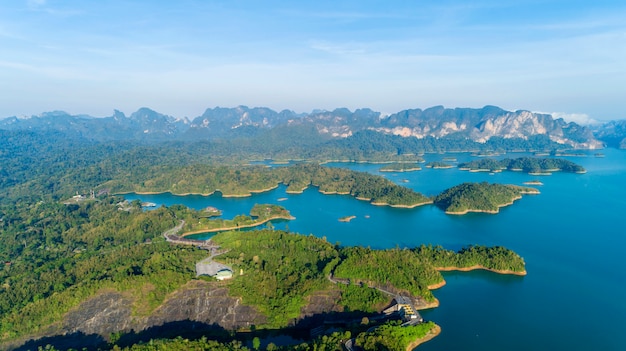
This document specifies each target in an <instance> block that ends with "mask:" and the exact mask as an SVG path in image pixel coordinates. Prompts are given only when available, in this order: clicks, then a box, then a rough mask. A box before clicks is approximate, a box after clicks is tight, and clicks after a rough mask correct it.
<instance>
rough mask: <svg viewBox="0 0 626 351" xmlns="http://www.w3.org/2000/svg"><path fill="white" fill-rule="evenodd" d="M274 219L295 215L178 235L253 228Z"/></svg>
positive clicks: (185, 234) (278, 217) (290, 218)
mask: <svg viewBox="0 0 626 351" xmlns="http://www.w3.org/2000/svg"><path fill="white" fill-rule="evenodd" d="M274 219H287V220H294V219H296V217H293V216H290V217H282V216H273V217H269V218H267V219H264V220H262V221H260V222H255V223H252V224H247V225H240V226H234V227H221V228H211V229H201V230H194V231H192V232H186V233H183V234H181V235H180V237H181V238H184V237H186V236H189V235H193V234H201V233H215V232H222V231H227V230H237V229H242V228H253V227H258V226H260V225H261V224H264V223H267V222H269V221H271V220H274Z"/></svg>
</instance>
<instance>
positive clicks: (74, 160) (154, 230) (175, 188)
mask: <svg viewBox="0 0 626 351" xmlns="http://www.w3.org/2000/svg"><path fill="white" fill-rule="evenodd" d="M301 133H302V135H301V136H304V135H308V134H309V132H308V131H306V130H303V131H301ZM296 134H297V133H296ZM277 135H278V136H281V137H277ZM301 140H304V141H303V142H301V143H299V141H301ZM306 140H307V139H306V138H298V135H294V136H292V137H290V138H282V135H281V134H280V130H273V131H271V132H267V133H266V134H261V135H257V136H255V137H253V138H246V137H243V136H239V137H234V138H232V139H230V140H226V139H216V140H208V141H199V142H194V143H184V142H167V143H158V144H147V143H143V144H142V143H135V142H95V141H88V140H84V139H78V138H69V137H67V136H66V135H64V134H62V133H59V132H51V133H47V134H40V133H37V132H30V131H4V130H0V191H1V194H2V195H1V196H0V260H1V262H2V263H3V268H2V269H0V343H1V344H0V346H1V347H2V348H13V347H18V346H20V345H21V344H23V343H24V342H26V341H28V340H29V339H37V338H42V337H45V336H51V335H60V334H63V333H65V332H64V330H63V326H62V323H61V321H62V320H63V318H64V316H66V315H67V313H68V312H70V311H74V310H76V309H77V308H78V307H79V306H81V304H82V303H84V302H85V301H88V300H89V299H92V298H94V297H96V296H98V295H99V294H102V293H103V292H111V291H113V292H119V293H121V294H122V295H123V296H125V298H127V299H128V301H131V302H132V303H131V305H130V308H131V311H132V312H131V313H132V316H133V318H139V317H146V316H150V315H151V314H152V313H153V312H154V311H155V310H157V309H158V308H159V306H162V304H163V303H164V301H167V300H168V296H171V294H172V293H174V292H176V291H177V290H178V289H180V288H181V287H182V286H185V285H186V284H189V282H192V281H196V280H202V279H205V278H204V277H196V275H195V270H194V265H195V263H196V262H198V261H200V260H202V259H204V258H206V257H207V256H208V255H209V254H208V252H207V251H206V250H201V249H199V248H196V247H194V246H181V245H172V244H170V243H168V242H167V241H166V240H165V239H164V237H163V233H164V232H166V231H168V230H170V229H171V228H174V227H176V226H177V225H180V223H181V222H182V221H184V223H185V228H184V231H195V230H202V229H209V228H216V227H218V228H221V227H223V226H226V225H227V224H228V223H226V224H225V223H223V222H221V224H220V223H219V222H213V221H219V220H221V219H215V218H208V217H210V216H208V215H207V213H206V211H196V210H192V209H188V208H186V207H183V206H170V207H161V208H158V209H155V210H151V211H145V210H143V209H142V207H141V204H140V203H139V202H131V203H128V202H125V201H124V199H123V197H121V196H119V195H116V194H120V193H123V192H166V191H169V192H172V193H176V194H184V193H199V194H210V193H213V192H216V191H219V192H221V193H222V194H223V195H234V196H241V195H248V194H250V193H251V192H254V191H263V190H267V189H271V188H273V187H276V186H277V184H280V183H282V184H285V185H286V186H287V187H288V191H291V192H299V191H302V190H303V189H305V188H307V187H310V186H313V187H317V188H318V189H319V190H320V191H322V192H325V193H340V194H349V195H352V196H354V197H356V198H358V199H362V200H367V201H370V202H371V203H373V204H388V205H392V206H404V207H411V206H416V205H423V204H428V203H431V202H433V201H434V202H435V204H436V205H437V206H440V207H442V208H444V209H445V210H446V211H448V210H450V206H462V205H458V203H463V202H464V201H466V200H464V199H463V197H458V196H456V195H455V194H465V197H467V196H468V194H470V195H469V198H470V200H471V201H470V203H471V204H470V205H463V206H469V207H467V208H478V209H484V208H490V209H493V206H496V208H497V206H499V205H501V204H502V203H506V202H508V201H510V200H511V197H516V196H518V195H519V194H520V193H521V192H524V191H527V190H524V189H518V188H510V187H504V188H500V187H497V188H496V185H489V186H488V185H484V184H480V185H477V186H474V185H470V184H464V185H461V186H460V188H452V189H449V190H448V191H445V192H444V194H442V195H440V196H437V197H435V198H429V197H427V196H424V195H423V194H419V193H417V192H415V191H413V190H411V189H408V188H406V187H402V186H399V185H397V184H395V183H393V182H391V181H389V180H387V179H385V178H383V177H378V176H374V175H371V174H367V173H363V172H355V171H350V170H347V169H341V168H330V167H324V166H320V165H319V163H320V162H322V161H327V160H350V161H357V160H359V161H381V160H384V161H390V160H393V161H403V162H405V161H410V162H413V163H415V162H418V161H420V157H419V156H416V155H419V154H421V153H423V152H431V151H442V150H451V149H455V150H458V149H463V150H474V149H475V148H476V147H477V145H476V144H475V143H472V142H468V141H463V140H446V141H437V140H436V139H429V138H426V139H423V140H417V139H406V140H405V139H403V138H399V137H394V136H385V135H382V134H378V133H368V132H360V133H357V134H356V135H354V136H352V137H350V138H347V139H343V140H335V139H333V140H319V138H318V139H311V140H309V141H306ZM531 142H535V143H538V144H541V143H543V144H542V145H544V146H546V147H549V146H550V143H548V142H547V141H546V140H541V139H540V138H538V139H537V140H534V141H515V142H514V141H506V140H504V139H503V140H499V141H498V139H494V140H493V141H490V144H488V145H483V146H481V147H484V148H492V149H500V148H501V147H505V146H506V147H505V148H507V149H508V148H513V147H515V148H526V147H529V148H530V146H531V144H529V143H531ZM468 143H469V144H468ZM511 143H513V144H511ZM507 145H508V146H507ZM533 146H537V145H533ZM267 158H271V159H275V160H279V159H282V160H287V159H301V160H306V161H307V162H304V161H302V162H300V163H297V164H295V165H291V166H277V167H270V168H268V167H265V166H259V165H257V166H251V165H250V164H249V163H250V162H251V161H252V160H255V159H257V160H258V159H267ZM313 161H315V162H313ZM538 162H539V161H538ZM522 163H523V162H522ZM548 166H550V167H551V168H559V169H565V168H566V167H565V166H564V165H563V164H559V165H553V164H551V165H548ZM548 166H546V167H548ZM557 166H558V167H557ZM507 167H508V166H507ZM516 167H517V166H516ZM520 167H521V168H523V167H524V166H523V165H522V166H520ZM542 169H543V168H542ZM572 169H577V168H572ZM476 187H477V188H476ZM502 193H504V194H506V196H504V197H501V194H502ZM471 194H474V195H471ZM485 198H488V199H489V201H486V202H485V203H482V202H481V201H483V200H484V199H485ZM458 199H460V200H458ZM481 199H482V200H481ZM489 206H491V207H489ZM268 208H269V210H268ZM452 208H453V209H454V207H452ZM242 215H243V214H242ZM274 215H282V216H287V215H288V211H287V209H284V208H280V207H268V206H267V205H266V206H261V207H259V208H254V209H252V210H251V212H250V216H251V217H255V218H257V219H259V218H260V219H263V218H267V216H270V217H271V216H274ZM251 217H247V216H244V217H241V218H239V219H240V220H242V221H243V222H240V223H248V222H245V221H249V220H250V221H254V218H251ZM192 223H193V224H192ZM320 235H323V233H320ZM212 240H213V241H214V242H215V243H216V244H218V245H220V246H221V248H222V249H223V251H224V253H222V254H221V255H219V256H217V257H216V258H215V259H216V260H218V261H220V262H222V263H224V264H228V265H230V266H232V267H233V269H234V272H235V277H234V279H232V280H231V281H228V282H225V283H223V284H224V287H226V288H227V291H228V294H229V296H232V297H236V298H240V299H241V301H242V303H243V304H245V305H247V306H253V307H254V308H255V309H257V310H258V311H259V312H260V313H261V314H262V315H264V316H265V317H266V323H265V324H262V325H257V326H255V328H258V329H268V328H269V329H276V328H285V327H293V325H294V323H295V322H294V321H297V320H298V318H301V317H302V316H301V313H302V309H303V306H306V304H307V303H308V302H309V301H310V299H311V298H312V296H317V297H319V296H322V295H323V296H327V297H332V298H333V299H334V300H333V301H334V302H335V303H334V307H333V308H334V309H335V310H334V312H335V313H345V314H347V315H350V316H359V317H358V318H360V317H362V316H363V315H367V314H371V313H376V312H378V311H380V310H381V309H382V308H383V307H385V305H386V304H388V303H389V302H390V296H389V295H388V294H387V293H385V292H383V290H384V291H387V292H392V293H397V294H406V295H407V296H411V297H412V298H413V299H414V300H415V301H416V303H420V302H423V303H424V304H425V305H428V304H430V303H433V302H434V301H435V299H434V297H433V295H432V293H431V292H430V289H429V286H432V285H436V284H440V283H441V282H442V277H441V274H440V273H439V269H441V268H451V267H452V268H464V267H465V268H469V267H475V266H479V267H483V268H488V269H493V270H500V271H512V272H518V273H519V272H523V271H524V261H523V259H522V258H521V257H519V256H518V255H516V254H515V253H513V252H512V251H510V250H507V249H505V248H500V247H493V248H487V247H473V246H472V247H467V248H464V249H463V250H461V251H459V252H452V251H448V250H445V249H443V248H441V247H432V246H422V247H417V248H396V249H389V250H373V249H369V248H363V247H342V246H340V245H338V244H332V243H328V242H326V240H324V239H323V238H319V237H315V236H304V235H300V234H297V233H289V232H283V231H275V230H271V229H263V230H258V231H251V232H239V231H232V232H223V233H220V234H218V235H216V236H215V237H214V238H213V239H212ZM389 262H393V263H394V264H388V263H389ZM400 266H402V267H411V269H405V270H404V271H402V272H401V271H398V270H397V269H394V267H400ZM240 273H241V274H240ZM345 282H348V284H345ZM212 283H213V282H212ZM220 284H222V283H220ZM368 328H369V327H362V326H361V325H360V324H359V323H356V325H353V326H351V327H350V328H347V329H346V332H345V333H348V334H349V333H350V331H348V330H351V331H352V332H353V333H354V335H352V337H354V336H356V335H359V337H360V338H361V339H357V343H360V344H361V346H362V347H363V348H365V349H379V348H380V347H382V346H380V340H381V339H386V338H387V337H385V335H394V334H393V333H397V332H399V331H398V327H397V326H394V325H393V324H390V326H389V327H384V328H381V329H377V330H378V331H377V332H376V333H373V334H372V335H368V334H364V333H362V332H363V331H365V330H367V329H368ZM387 328H389V330H387ZM390 330H391V331H390ZM394 330H395V331H394ZM119 332H128V330H125V331H124V330H120V331H119ZM401 332H403V333H404V332H409V331H408V330H402V331H401ZM422 332H423V330H421V331H420V332H419V333H422ZM345 333H343V332H342V333H338V334H332V335H325V336H323V337H322V338H319V339H312V340H311V341H310V342H309V343H307V344H305V345H300V346H298V347H301V349H302V350H305V349H318V350H321V349H333V347H335V348H336V347H337V343H338V342H339V341H341V342H343V341H345V340H346V339H350V338H351V337H350V335H348V334H345ZM388 333H391V334H388ZM226 335H227V338H230V339H224V338H222V339H220V340H210V339H206V338H205V339H202V338H195V339H192V340H189V339H185V338H178V339H174V340H170V341H167V340H153V341H152V342H151V343H150V344H141V345H132V344H129V343H126V344H123V343H116V340H124V338H123V337H121V336H120V335H117V334H116V335H105V336H104V344H100V345H99V346H98V347H102V348H127V349H129V350H130V349H132V350H148V349H183V348H186V347H191V346H192V345H197V346H193V347H197V348H198V349H203V348H204V349H208V348H207V347H208V346H206V345H211V347H210V348H213V349H220V348H222V349H224V350H226V349H229V350H230V349H246V346H245V345H242V344H241V343H240V342H237V341H234V342H233V341H232V339H237V337H236V335H234V334H233V332H232V331H231V332H229V333H226ZM411 335H413V334H411ZM324 338H325V339H324ZM182 345H187V346H182ZM323 345H329V346H323ZM332 345H334V346H332ZM367 345H374V346H371V347H370V346H367ZM376 345H378V346H376ZM273 347H275V348H276V349H278V348H279V347H278V346H276V345H273ZM325 347H326V348H325ZM384 347H386V348H389V349H393V348H392V347H391V346H384ZM49 349H54V346H51V347H49ZM267 349H270V347H269V346H268V348H267Z"/></svg>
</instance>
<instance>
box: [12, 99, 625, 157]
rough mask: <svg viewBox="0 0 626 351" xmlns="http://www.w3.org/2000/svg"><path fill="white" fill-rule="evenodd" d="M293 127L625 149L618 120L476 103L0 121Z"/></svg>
mask: <svg viewBox="0 0 626 351" xmlns="http://www.w3.org/2000/svg"><path fill="white" fill-rule="evenodd" d="M297 127H301V128H302V127H305V128H308V129H309V130H311V131H315V132H316V133H317V134H318V135H320V136H325V137H328V138H347V137H349V136H352V135H353V134H355V133H357V132H360V131H364V130H370V131H375V132H380V133H384V134H394V135H400V136H404V137H409V136H413V137H418V138H423V137H435V138H463V139H470V140H473V141H477V142H485V141H487V140H489V139H490V138H492V137H501V138H522V139H526V138H528V137H530V136H533V135H546V136H548V137H549V138H550V139H551V140H552V141H555V142H557V143H560V144H564V145H567V146H570V147H572V148H583V149H596V148H602V147H604V146H611V147H620V148H626V120H622V121H611V122H607V123H604V124H597V125H591V126H582V125H579V124H576V123H574V122H566V121H564V120H563V119H560V118H559V119H554V118H553V117H552V116H551V115H549V114H541V113H534V112H530V111H525V110H518V111H506V110H503V109H501V108H499V107H496V106H485V107H483V108H480V109H475V108H454V109H451V108H444V107H442V106H435V107H431V108H428V109H425V110H422V109H410V110H403V111H400V112H397V113H393V114H391V115H387V116H384V115H382V114H381V113H380V112H376V111H372V110H371V109H368V108H364V109H358V110H356V111H350V110H349V109H346V108H338V109H335V110H333V111H320V110H315V111H313V112H311V113H296V112H293V111H290V110H283V111H280V112H276V111H274V110H272V109H269V108H264V107H255V108H248V107H246V106H238V107H234V108H222V107H216V108H209V109H207V110H206V111H205V112H204V113H203V114H202V115H201V116H198V117H196V118H194V119H192V120H191V119H189V118H187V117H183V118H176V117H172V116H168V115H164V114H161V113H159V112H156V111H154V110H151V109H149V108H140V109H139V110H137V111H136V112H134V113H132V114H131V115H130V116H126V115H125V114H124V113H122V112H120V111H117V110H115V111H114V114H113V115H112V116H110V117H104V118H97V117H92V116H88V115H70V114H68V113H66V112H63V111H54V112H45V113H42V114H41V115H39V116H32V117H29V118H17V117H8V118H5V119H2V120H0V129H5V130H31V131H40V132H46V131H56V132H61V133H64V134H66V135H67V136H74V137H81V138H84V139H88V140H96V141H114V140H140V141H146V142H158V141H180V140H184V141H193V140H206V139H214V138H229V137H247V136H254V135H257V134H259V133H262V132H264V131H268V130H272V129H276V128H283V129H284V130H283V131H285V130H286V131H287V132H288V131H289V129H290V128H297Z"/></svg>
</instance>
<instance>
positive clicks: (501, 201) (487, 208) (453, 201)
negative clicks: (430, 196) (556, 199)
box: [434, 182, 539, 214]
mask: <svg viewBox="0 0 626 351" xmlns="http://www.w3.org/2000/svg"><path fill="white" fill-rule="evenodd" d="M523 194H539V190H537V189H534V188H529V187H522V186H518V185H503V184H490V183H487V182H482V183H463V184H460V185H457V186H454V187H452V188H450V189H447V190H445V191H444V192H442V193H441V194H439V195H437V196H436V197H435V199H434V203H435V205H436V206H438V207H439V208H441V209H442V210H444V211H446V213H448V214H466V213H468V212H486V213H498V212H499V210H500V207H503V206H507V205H511V204H512V203H513V202H514V201H515V200H518V199H521V197H522V195H523Z"/></svg>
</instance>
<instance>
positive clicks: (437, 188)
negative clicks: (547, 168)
mask: <svg viewBox="0 0 626 351" xmlns="http://www.w3.org/2000/svg"><path fill="white" fill-rule="evenodd" d="M602 153H603V154H605V157H603V158H599V157H594V156H593V153H589V156H587V157H568V158H567V159H569V160H571V161H573V162H576V163H578V164H581V165H582V166H584V167H585V168H586V169H587V173H586V174H570V173H554V174H553V175H551V176H532V175H528V174H524V173H518V172H502V173H495V174H492V175H490V174H489V173H470V172H466V171H460V170H458V169H456V168H453V169H440V170H435V169H427V168H425V169H423V170H421V171H417V172H406V173H381V172H379V171H378V169H379V168H380V165H372V164H331V165H329V166H337V167H346V168H351V169H355V170H359V171H367V172H370V173H374V174H380V175H383V176H385V177H387V178H388V179H391V180H393V181H395V182H397V183H398V184H401V185H403V186H407V187H410V188H412V189H415V190H416V191H419V192H421V193H423V194H425V195H435V194H437V193H439V192H441V191H443V190H445V189H447V188H449V187H451V186H454V185H457V184H460V183H462V182H467V181H471V182H480V181H488V182H491V183H502V184H517V185H523V182H525V181H529V180H533V179H538V180H540V181H541V182H543V183H544V185H542V186H536V187H537V188H538V189H539V190H540V191H541V194H539V195H526V196H524V198H523V199H521V200H518V201H516V202H515V203H514V204H513V205H512V206H508V207H505V208H502V209H501V211H500V213H499V214H496V215H490V214H484V213H476V214H468V215H464V216H453V215H446V214H445V213H443V211H441V210H439V209H438V208H436V207H435V206H422V207H418V208H414V209H401V208H390V207H380V206H373V205H370V204H368V203H367V202H364V201H359V200H356V199H354V198H352V197H350V196H346V195H322V194H320V193H319V192H318V191H317V189H315V188H309V189H308V190H306V191H304V192H303V193H302V194H287V193H286V192H285V187H283V186H281V187H279V188H278V189H276V190H273V191H270V192H266V193H262V194H255V195H254V196H252V197H248V198H222V197H221V196H219V195H212V196H208V197H204V196H184V197H181V196H174V195H171V194H160V195H136V194H129V195H126V198H127V199H129V200H132V199H140V200H142V201H149V202H154V203H156V204H157V205H159V206H160V205H171V204H184V205H187V206H189V207H192V208H196V209H201V208H205V207H207V206H214V207H217V208H219V209H220V210H222V211H223V215H222V217H223V218H232V217H234V216H235V215H238V214H243V213H245V214H247V213H249V211H250V209H251V208H252V206H253V205H254V204H255V203H274V204H278V205H281V206H284V207H285V208H287V209H288V210H289V211H290V212H291V214H292V215H293V216H295V217H296V219H295V220H293V221H288V222H286V221H283V222H280V223H274V226H275V227H276V228H279V229H285V228H286V226H288V229H289V230H290V231H292V232H298V233H301V234H306V235H308V234H313V235H316V236H319V237H323V236H325V237H326V238H327V240H328V241H329V242H333V243H336V242H339V243H340V244H341V245H362V246H370V247H372V248H390V247H396V246H399V247H414V246H418V245H420V244H433V245H442V246H444V247H445V248H449V249H454V250H457V249H460V248H461V247H463V246H467V245H470V244H482V245H501V246H505V247H507V248H510V249H512V250H514V251H516V252H517V253H519V254H520V255H521V256H522V257H524V259H525V261H526V269H527V271H528V275H527V276H525V277H517V276H504V275H498V274H495V273H490V272H485V271H473V272H451V273H444V278H445V280H446V282H447V284H446V285H445V286H444V287H443V288H441V289H438V290H436V291H435V292H434V294H435V296H436V297H437V298H438V299H439V301H440V307H438V308H435V309H431V310H427V311H422V315H423V317H424V318H425V319H428V320H432V321H434V322H435V323H437V324H439V325H440V326H441V328H442V333H441V335H440V336H438V337H437V338H435V339H433V340H432V341H429V342H428V343H426V344H423V345H421V346H420V347H419V350H426V351H428V350H524V351H527V350H626V332H625V331H626V330H625V329H626V225H625V224H626V151H620V150H614V149H607V150H602ZM522 155H523V154H508V155H504V156H501V157H510V158H515V157H519V156H522ZM444 156H445V157H450V156H453V157H456V158H457V160H458V161H459V162H463V161H466V160H470V159H475V157H472V156H470V155H469V154H465V153H460V154H446V155H438V154H426V155H425V156H424V158H425V159H426V161H427V162H430V161H435V160H441V159H442V158H443V157H444ZM281 198H286V200H283V201H279V199H281ZM350 215H354V216H356V218H355V219H353V220H352V221H351V222H349V223H345V222H339V221H338V219H339V218H340V217H343V216H350Z"/></svg>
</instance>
